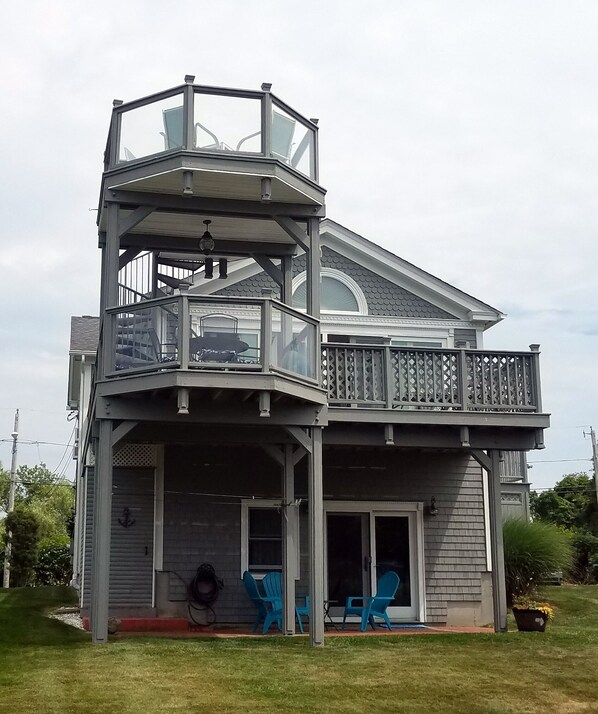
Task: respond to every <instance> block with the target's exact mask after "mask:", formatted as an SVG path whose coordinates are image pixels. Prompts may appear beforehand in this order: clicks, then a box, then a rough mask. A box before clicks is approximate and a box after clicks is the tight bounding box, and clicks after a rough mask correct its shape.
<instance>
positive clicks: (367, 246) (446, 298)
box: [193, 218, 504, 330]
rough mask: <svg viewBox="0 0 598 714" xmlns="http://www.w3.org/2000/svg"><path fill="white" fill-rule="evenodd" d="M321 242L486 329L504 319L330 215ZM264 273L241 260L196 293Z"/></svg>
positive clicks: (436, 304) (204, 284)
mask: <svg viewBox="0 0 598 714" xmlns="http://www.w3.org/2000/svg"><path fill="white" fill-rule="evenodd" d="M320 237H321V244H322V245H323V246H327V247H329V248H330V249H331V250H333V251H335V252H336V253H338V254H340V255H342V256H345V257H346V258H348V259H349V260H352V261H353V262H355V263H357V264H358V265H360V266H363V267H364V268H366V269H367V270H369V271H371V272H373V273H375V274H376V275H379V276H381V277H383V278H385V279H386V280H388V281H390V282H392V283H394V284H395V285H397V286H399V287H400V288H403V289H404V290H406V291H408V292H409V293H412V294H413V295H415V296H417V297H418V298H421V300H423V301H426V302H427V303H430V304H431V305H434V306H436V307H437V308H438V309H439V310H441V311H444V312H446V313H449V314H450V315H454V316H455V317H456V318H458V319H460V320H466V321H468V322H473V323H476V324H477V326H478V327H479V328H481V329H484V330H485V329H487V328H488V327H491V326H492V325H494V324H496V323H497V322H500V320H502V319H503V318H504V315H503V313H502V312H501V311H500V310H498V309H496V308H494V307H492V306H491V305H488V304H487V303H485V302H482V301H481V300H478V299H477V298H475V297H473V296H472V295H469V294H468V293H466V292H464V291H462V290H460V289H459V288H456V287H455V286H454V285H451V284H449V283H447V282H445V281H444V280H441V279H440V278H437V277H436V276H434V275H432V274H431V273H428V272H426V271H425V270H422V269H421V268H418V267H417V266H415V265H413V264H412V263H409V262H408V261H407V260H404V259H403V258H399V256H397V255H395V254H394V253H391V252H390V251H389V250H386V249H385V248H382V247H381V246H379V245H377V244H376V243H373V242H372V241H370V240H368V239H367V238H364V237H363V236H361V235H359V234H358V233H355V232H354V231H351V230H349V229H348V228H345V226H342V225H341V224H340V223H336V222H335V221H332V220H331V219H329V218H326V219H324V220H323V221H322V222H321V224H320ZM260 273H262V268H261V267H260V266H259V265H257V263H255V262H254V261H253V260H252V259H246V260H241V261H239V262H238V263H236V264H235V265H233V266H231V269H229V276H228V278H226V279H225V280H222V281H220V280H218V281H217V283H218V285H215V284H214V283H213V282H212V281H202V283H200V284H199V285H197V286H196V287H195V288H193V292H197V293H204V294H212V293H214V292H216V291H218V292H219V293H223V292H224V291H225V290H226V288H227V287H230V286H233V285H235V284H236V283H238V282H240V281H241V280H246V279H248V278H252V277H253V276H257V275H258V274H260Z"/></svg>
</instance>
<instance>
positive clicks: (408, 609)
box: [373, 514, 416, 618]
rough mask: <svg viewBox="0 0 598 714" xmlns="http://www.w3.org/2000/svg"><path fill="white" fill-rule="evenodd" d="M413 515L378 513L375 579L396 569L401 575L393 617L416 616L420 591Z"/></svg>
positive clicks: (375, 525)
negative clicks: (414, 569) (416, 580)
mask: <svg viewBox="0 0 598 714" xmlns="http://www.w3.org/2000/svg"><path fill="white" fill-rule="evenodd" d="M411 520H412V519H411V518H410V516H409V515H400V516H399V515H380V514H376V515H374V525H373V531H374V538H373V551H374V554H375V558H374V573H375V580H376V581H377V580H378V579H379V578H381V577H382V576H383V575H384V573H387V572H388V571H389V570H394V572H395V573H397V575H398V576H399V578H400V584H399V589H398V590H397V594H396V596H395V599H394V600H393V601H392V602H391V603H390V606H389V614H390V616H391V617H398V618H405V617H414V616H415V614H416V608H415V599H416V593H414V590H413V582H412V580H413V578H412V562H413V552H412V551H413V542H412V541H413V538H412V526H411Z"/></svg>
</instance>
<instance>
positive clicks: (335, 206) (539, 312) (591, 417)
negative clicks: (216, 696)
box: [0, 0, 598, 488]
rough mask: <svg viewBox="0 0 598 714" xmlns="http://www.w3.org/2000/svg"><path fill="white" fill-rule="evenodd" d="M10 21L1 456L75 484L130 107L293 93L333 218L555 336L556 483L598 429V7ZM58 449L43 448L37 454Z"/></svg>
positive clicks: (198, 8) (527, 329)
mask: <svg viewBox="0 0 598 714" xmlns="http://www.w3.org/2000/svg"><path fill="white" fill-rule="evenodd" d="M2 14H3V19H2V24H1V26H0V67H2V72H1V74H0V77H1V79H0V88H1V91H0V117H1V118H2V119H1V122H0V126H1V127H2V129H1V131H0V156H1V157H2V158H1V163H0V226H1V228H0V231H1V233H0V241H1V250H0V269H1V276H2V279H1V280H0V304H1V305H2V308H3V309H2V318H1V320H0V462H1V463H2V464H3V466H5V467H9V466H10V459H11V455H10V449H11V438H10V435H11V432H12V430H13V419H14V411H15V409H16V408H19V409H20V425H19V440H20V444H19V451H18V463H19V464H28V465H33V464H35V463H39V462H40V461H43V462H44V463H45V464H46V465H47V466H48V467H49V468H50V469H52V470H55V469H57V470H58V472H59V473H64V474H65V475H66V476H72V474H73V463H74V462H72V460H71V459H70V458H69V450H68V449H67V448H66V446H65V445H66V444H68V443H69V441H70V439H71V436H72V430H73V422H72V421H71V422H69V421H67V415H68V411H67V410H66V389H67V364H68V346H69V329H70V316H71V315H96V314H98V289H99V258H100V253H99V250H98V248H97V229H96V226H95V219H96V213H95V210H94V209H95V208H96V207H97V201H98V196H99V187H100V178H101V171H102V156H103V150H104V146H105V142H106V137H107V132H108V124H109V120H110V113H111V108H112V100H113V99H115V98H118V99H122V100H124V101H129V100H133V99H136V98H139V97H142V96H145V95H148V94H151V93H153V92H156V91H161V90H163V89H167V88H169V87H173V86H176V85H179V84H182V83H183V78H184V76H185V75H186V74H192V75H195V77H196V80H195V81H196V83H197V84H205V85H216V86H229V87H242V88H245V89H259V87H260V85H261V84H262V82H271V83H272V85H273V92H274V93H275V94H276V95H278V96H279V97H281V98H282V99H283V100H284V101H286V102H287V103H288V104H290V105H291V106H293V107H294V108H295V109H297V110H298V111H299V112H301V113H302V114H304V115H305V116H308V117H318V118H319V127H320V182H321V184H322V185H324V186H325V188H326V189H327V190H328V194H327V215H328V216H329V217H330V218H332V219H333V220H336V221H337V222H339V223H341V224H343V225H345V226H347V227H348V228H350V229H352V230H354V231H355V232H357V233H360V234H361V235H363V236H365V237H366V238H368V239H370V240H372V241H374V242H377V243H379V244H380V245H382V246H383V247H385V248H387V249H388V250H391V251H392V252H394V253H396V254H398V255H400V256H401V257H402V258H404V259H406V260H408V261H410V262H412V263H414V264H416V265H417V266H419V267H421V268H423V269H424V270H427V271H428V272H431V273H433V274H434V275H437V276H438V277H440V278H442V279H443V280H445V281H447V282H450V283H453V284H454V285H456V286H457V287H459V288H461V289H462V290H464V291H466V292H468V293H470V294H472V295H475V296H476V297H477V298H479V299H481V300H483V301H484V302H487V303H489V304H490V305H493V306H494V307H497V308H499V309H500V310H501V311H502V312H504V313H506V314H507V316H508V317H507V318H506V319H505V320H504V321H503V322H502V323H500V324H499V325H498V326H496V327H494V328H493V329H492V330H490V331H489V332H487V333H486V337H485V347H486V348H488V349H505V350H509V349H514V350H523V349H527V348H528V346H529V345H530V344H532V343H539V344H540V345H541V350H542V356H541V371H542V383H543V402H544V409H545V411H547V412H549V413H551V414H552V427H551V428H550V429H549V430H548V432H547V433H546V449H544V450H542V451H535V452H532V453H530V455H529V461H530V464H531V466H532V469H530V480H531V481H532V483H533V487H535V488H548V487H550V486H552V485H553V484H554V483H555V482H556V481H557V480H558V479H559V478H560V477H561V476H562V475H563V474H564V473H569V472H573V471H582V470H590V469H591V461H590V459H591V444H590V440H589V439H588V438H587V437H584V432H588V431H589V427H590V426H594V427H595V428H596V429H598V408H597V407H596V404H597V403H598V374H597V369H596V357H595V356H596V354H597V352H598V301H597V299H596V297H597V290H596V287H597V278H596V274H597V250H596V245H595V243H596V233H597V227H598V196H597V178H598V141H597V139H598V92H597V91H596V77H598V43H597V42H596V37H597V36H598V3H595V2H592V1H591V0H586V1H583V2H580V1H578V0H563V1H562V2H552V1H551V0H536V1H532V0H527V1H526V0H518V1H516V2H511V1H510V0H501V2H489V1H486V0H453V1H452V2H446V0H436V1H427V0H417V1H416V0H411V1H406V0H392V2H391V1H390V0H386V1H385V2H382V1H381V0H370V1H369V2H367V3H365V2H355V1H354V0H343V1H342V2H341V1H339V0H329V1H327V2H326V1H324V0H319V2H314V1H313V0H304V1H303V2H301V3H297V2H292V3H291V2H286V1H285V0H254V2H247V0H219V1H218V2H215V3H214V2H211V3H207V2H202V1H201V0H194V2H187V1H186V0H181V1H178V0H171V2H168V3H165V2H156V1H155V0H129V1H128V2H115V1H114V0H105V1H104V2H103V3H94V4H91V3H80V2H71V1H67V0H54V1H53V2H52V3H47V2H43V1H39V0H29V2H27V3H10V4H7V5H6V6H5V7H3V12H2ZM27 442H39V443H27Z"/></svg>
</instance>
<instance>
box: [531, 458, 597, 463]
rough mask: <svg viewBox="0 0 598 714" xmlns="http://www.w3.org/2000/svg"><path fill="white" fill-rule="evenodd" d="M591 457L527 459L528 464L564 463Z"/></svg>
mask: <svg viewBox="0 0 598 714" xmlns="http://www.w3.org/2000/svg"><path fill="white" fill-rule="evenodd" d="M591 460H592V459H588V458H585V459H539V460H538V461H528V462H527V463H528V464H566V463H572V462H574V461H591Z"/></svg>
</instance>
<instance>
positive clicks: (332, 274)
mask: <svg viewBox="0 0 598 714" xmlns="http://www.w3.org/2000/svg"><path fill="white" fill-rule="evenodd" d="M322 278H332V279H333V280H338V282H339V283H342V284H343V285H344V286H345V287H347V288H348V289H349V290H350V291H351V293H352V294H353V297H354V298H355V301H356V302H357V312H355V311H354V310H351V311H349V310H324V309H323V308H322V307H321V308H320V313H321V314H322V315H367V314H368V303H367V300H366V299H365V295H364V294H363V290H362V289H361V288H360V287H359V284H358V283H356V282H355V280H353V278H352V277H351V276H350V275H347V274H346V273H343V271H342V270H337V269H336V268H321V269H320V282H321V280H322ZM306 280H307V272H306V271H305V270H304V271H303V272H302V273H299V275H297V276H295V277H294V278H293V286H292V289H291V294H292V295H294V294H295V291H296V290H297V288H298V287H299V286H300V285H303V283H304V282H305V281H306Z"/></svg>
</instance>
